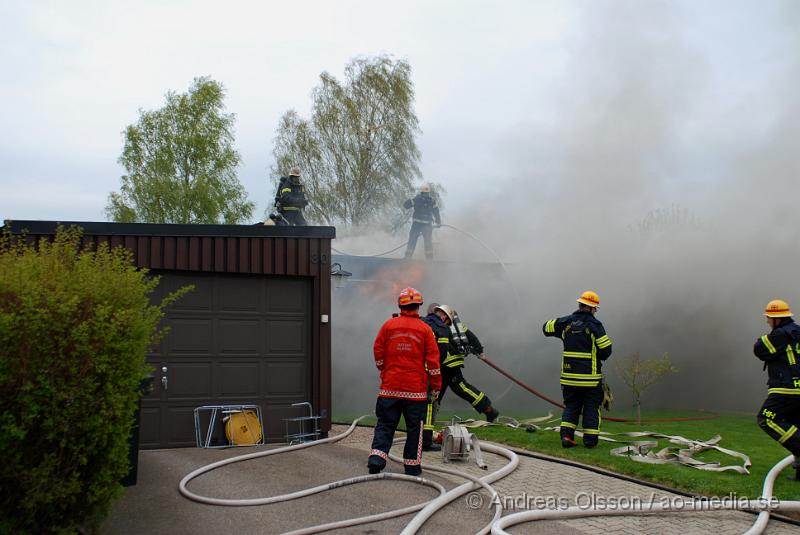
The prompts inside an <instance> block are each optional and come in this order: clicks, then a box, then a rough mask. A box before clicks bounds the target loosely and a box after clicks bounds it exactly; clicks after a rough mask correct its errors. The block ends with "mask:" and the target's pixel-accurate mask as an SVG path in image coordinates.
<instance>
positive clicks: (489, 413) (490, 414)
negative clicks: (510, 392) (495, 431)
mask: <svg viewBox="0 0 800 535" xmlns="http://www.w3.org/2000/svg"><path fill="white" fill-rule="evenodd" d="M483 412H484V414H486V421H487V422H489V423H492V422H494V421H495V420H497V417H498V416H500V411H498V410H497V409H495V408H494V407H492V406H491V405H489V406H488V407H486V410H485V411H483Z"/></svg>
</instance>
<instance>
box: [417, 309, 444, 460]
mask: <svg viewBox="0 0 800 535" xmlns="http://www.w3.org/2000/svg"><path fill="white" fill-rule="evenodd" d="M438 306H439V303H431V304H430V305H429V306H428V315H427V316H425V317H424V318H422V321H424V322H425V323H427V324H428V325H429V326H430V328H431V330H432V331H433V336H434V338H436V345H437V346H438V347H439V365H440V366H441V367H442V368H444V361H445V359H446V358H447V350H448V348H449V347H450V327H448V326H447V325H445V323H444V322H443V321H442V318H440V317H439V316H438V315H437V314H436V307H438ZM445 373H446V372H445ZM445 377H446V375H445ZM442 379H443V383H444V377H443V378H442ZM444 388H445V387H444V386H442V390H444ZM432 392H433V391H432V389H431V390H429V397H428V407H427V409H426V412H425V423H424V424H423V426H422V449H423V451H439V450H441V449H442V447H441V446H440V445H438V444H434V443H433V428H434V423H435V422H436V414H437V413H438V412H439V399H438V397H433V395H432Z"/></svg>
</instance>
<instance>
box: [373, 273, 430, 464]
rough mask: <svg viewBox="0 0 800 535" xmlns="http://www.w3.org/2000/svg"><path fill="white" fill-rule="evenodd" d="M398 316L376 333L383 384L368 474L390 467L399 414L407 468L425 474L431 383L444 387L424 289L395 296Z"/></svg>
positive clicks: (412, 289) (377, 353) (376, 409)
mask: <svg viewBox="0 0 800 535" xmlns="http://www.w3.org/2000/svg"><path fill="white" fill-rule="evenodd" d="M397 304H398V306H399V307H400V315H399V316H397V317H393V318H391V319H389V320H387V321H386V322H385V323H384V324H383V325H382V326H381V329H380V331H378V336H377V337H376V338H375V344H374V346H373V353H374V355H375V366H377V368H378V369H379V370H380V372H381V387H380V391H379V393H378V401H377V402H376V403H375V415H376V416H377V417H378V423H377V424H375V434H374V436H373V438H372V451H371V452H370V455H369V460H368V461H367V468H368V469H369V473H370V474H377V473H379V472H380V471H381V470H383V469H384V468H385V467H386V460H387V458H388V455H389V448H391V446H392V440H393V438H394V432H395V430H396V429H397V424H398V423H399V422H400V416H401V415H402V417H403V419H404V420H405V422H406V444H405V447H404V448H403V467H404V468H405V473H406V474H408V475H411V476H418V475H420V474H421V473H422V466H421V460H422V425H423V421H424V420H425V407H426V406H427V402H428V387H429V383H430V388H431V389H432V391H433V393H434V394H438V391H439V390H440V389H441V387H442V376H441V374H440V370H439V350H438V348H437V346H436V339H435V338H434V337H433V331H431V329H430V327H428V326H427V325H426V324H425V322H423V321H422V320H421V319H420V317H419V307H420V305H421V304H422V294H421V293H420V292H418V291H417V290H415V289H414V288H410V287H409V288H405V289H404V290H403V291H401V292H400V295H399V297H398V299H397Z"/></svg>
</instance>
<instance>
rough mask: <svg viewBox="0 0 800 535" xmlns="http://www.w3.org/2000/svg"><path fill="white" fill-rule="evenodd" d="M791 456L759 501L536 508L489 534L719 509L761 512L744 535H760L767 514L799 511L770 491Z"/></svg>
mask: <svg viewBox="0 0 800 535" xmlns="http://www.w3.org/2000/svg"><path fill="white" fill-rule="evenodd" d="M793 460H794V456H792V455H789V456H788V457H786V458H785V459H783V460H781V461H780V462H778V463H777V464H776V465H775V466H773V467H772V469H771V470H770V471H769V473H768V474H767V477H766V478H765V479H764V488H763V490H762V493H761V498H760V499H759V500H756V501H754V502H751V501H750V500H736V501H734V502H733V503H727V502H724V503H721V504H719V507H715V508H714V509H711V508H700V509H694V508H690V507H674V506H672V505H670V504H664V503H661V502H648V503H643V504H641V507H639V508H638V509H637V511H636V513H633V512H631V511H630V510H627V509H622V508H620V509H586V508H582V507H570V508H568V509H561V510H559V509H537V510H533V511H523V512H520V513H513V514H510V515H507V516H504V517H502V518H501V519H500V520H498V521H497V522H495V523H494V524H492V535H509V533H508V532H507V531H506V530H505V528H508V527H510V526H514V525H517V524H521V523H523V522H531V521H535V520H568V519H572V518H584V517H592V516H628V515H632V514H649V513H679V512H684V511H691V512H700V511H718V510H735V511H741V510H749V511H752V510H754V509H756V510H760V513H759V515H758V518H757V519H756V521H755V523H754V524H753V526H752V527H751V528H750V529H749V530H747V531H746V532H745V534H744V535H760V534H761V533H762V532H763V531H764V529H765V528H766V527H767V523H768V522H769V515H770V512H771V511H800V501H778V500H774V501H773V496H772V489H773V486H774V484H775V478H776V477H777V476H778V474H779V473H780V472H781V471H782V470H783V469H784V468H786V467H787V466H789V465H790V464H792V461H793Z"/></svg>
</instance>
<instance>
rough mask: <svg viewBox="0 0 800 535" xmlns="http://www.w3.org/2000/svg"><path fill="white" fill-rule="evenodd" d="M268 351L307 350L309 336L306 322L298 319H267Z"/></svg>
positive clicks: (301, 352)
mask: <svg viewBox="0 0 800 535" xmlns="http://www.w3.org/2000/svg"><path fill="white" fill-rule="evenodd" d="M265 332H266V336H267V340H266V348H267V353H269V354H271V355H272V354H275V353H297V354H303V353H304V352H305V350H306V340H307V338H308V335H307V332H308V329H307V327H306V322H305V320H304V319H298V320H267V328H266V329H265Z"/></svg>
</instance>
